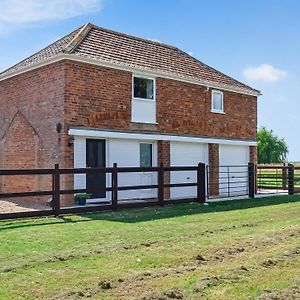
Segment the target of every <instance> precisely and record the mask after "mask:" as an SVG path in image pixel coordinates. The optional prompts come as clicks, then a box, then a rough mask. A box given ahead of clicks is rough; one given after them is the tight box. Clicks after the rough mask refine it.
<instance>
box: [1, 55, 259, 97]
mask: <svg viewBox="0 0 300 300" xmlns="http://www.w3.org/2000/svg"><path fill="white" fill-rule="evenodd" d="M61 60H71V61H77V62H82V63H87V64H92V65H96V66H101V67H107V68H111V69H117V70H122V71H127V72H131V73H135V74H141V75H145V76H151V77H162V78H166V79H171V80H177V81H182V82H187V83H192V84H196V85H201V86H205V87H209V88H215V89H220V90H223V91H229V92H234V93H239V94H244V95H250V96H256V97H258V96H261V93H258V92H257V93H256V92H254V91H253V92H249V91H246V90H244V89H242V88H238V87H231V86H228V85H222V84H216V83H211V82H208V81H204V80H201V79H197V80H196V79H193V78H187V77H183V76H177V75H173V74H168V73H164V72H160V71H152V70H151V71H150V70H147V69H144V68H138V67H132V66H128V65H125V64H115V63H111V62H105V61H100V60H97V59H92V58H87V57H80V56H76V55H72V54H67V53H60V54H57V55H55V56H53V57H51V58H49V59H47V60H44V61H41V62H38V63H35V64H32V65H30V66H27V67H25V68H23V69H20V70H16V71H12V72H10V73H8V74H7V75H5V74H3V75H0V81H2V80H5V79H8V78H11V77H14V76H16V75H19V74H22V73H25V72H28V71H31V70H34V69H37V68H40V67H43V66H46V65H49V64H52V63H55V62H58V61H61Z"/></svg>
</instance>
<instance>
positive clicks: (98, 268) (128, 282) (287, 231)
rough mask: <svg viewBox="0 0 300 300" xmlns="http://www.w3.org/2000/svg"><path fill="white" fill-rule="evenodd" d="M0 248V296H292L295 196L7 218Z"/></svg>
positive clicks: (298, 278) (297, 231) (298, 281)
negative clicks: (32, 217) (51, 216)
mask: <svg viewBox="0 0 300 300" xmlns="http://www.w3.org/2000/svg"><path fill="white" fill-rule="evenodd" d="M0 257H1V259H0V299H84V298H90V299H144V300H146V299H149V300H150V299H214V300H215V299H230V300H231V299H296V298H297V295H298V296H299V294H300V289H299V286H300V273H299V270H300V197H299V196H282V197H272V198H262V199H245V200H235V201H227V202H219V203H217V202H215V203H211V204H209V205H208V206H206V205H203V204H185V205H172V206H166V207H163V208H160V207H157V208H145V209H138V210H137V209H131V210H124V211H119V212H116V213H112V212H105V213H92V214H84V215H73V216H65V217H61V218H57V219H55V218H40V219H32V220H16V221H5V222H0ZM297 293H298V294H297ZM276 297H277V298H276ZM292 297H294V298H292Z"/></svg>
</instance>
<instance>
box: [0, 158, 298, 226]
mask: <svg viewBox="0 0 300 300" xmlns="http://www.w3.org/2000/svg"><path fill="white" fill-rule="evenodd" d="M187 171H189V172H196V177H195V178H196V180H195V182H177V181H176V182H173V181H172V180H170V176H171V175H170V174H174V172H175V173H176V172H187ZM149 172H150V173H152V174H153V173H154V174H156V175H157V182H156V183H154V184H153V183H151V184H139V185H122V184H120V174H127V173H149ZM77 174H85V175H87V174H106V176H108V177H110V179H111V180H110V182H111V184H110V185H106V186H105V187H103V189H102V190H103V191H105V192H110V195H111V198H110V201H109V202H106V203H102V204H93V205H87V206H72V207H64V206H61V198H62V196H64V195H75V194H78V193H87V192H88V190H87V188H67V187H65V186H64V185H62V177H63V176H65V175H73V180H74V177H75V175H77ZM13 176H50V178H52V181H51V184H50V186H51V187H50V188H48V189H45V190H39V191H12V192H8V191H3V192H0V205H1V199H10V198H20V197H36V196H37V197H39V196H49V197H50V198H51V199H52V200H51V208H49V209H40V210H33V211H22V212H4V213H0V220H2V219H14V218H25V217H36V216H50V215H54V216H59V215H61V214H67V213H81V212H94V211H100V210H118V209H121V208H129V207H145V206H152V205H161V206H163V205H167V204H173V203H187V202H195V201H197V202H199V203H204V202H205V201H206V199H215V198H224V197H236V196H249V197H254V196H255V194H256V193H257V192H262V191H268V190H277V191H280V192H283V193H286V194H287V193H288V194H290V195H292V194H294V193H297V192H300V167H295V166H293V165H291V164H289V165H286V166H261V165H258V166H255V165H253V164H251V163H249V164H248V165H231V166H222V165H217V166H205V164H203V163H199V164H198V165H197V166H164V165H163V164H160V165H159V166H157V167H142V168H141V167H118V165H117V164H113V166H112V167H108V168H60V166H59V165H58V164H56V165H55V167H54V168H52V169H51V168H50V169H18V170H0V183H1V178H11V177H12V178H13ZM171 177H172V176H171ZM188 187H195V196H193V197H191V198H181V199H178V198H176V199H171V198H170V197H168V194H169V193H170V189H172V188H188ZM146 189H157V194H156V197H155V198H153V199H151V200H149V199H148V200H146V201H144V202H142V201H134V200H129V199H128V200H127V201H121V199H119V196H120V195H119V192H122V191H129V190H133V191H134V190H146Z"/></svg>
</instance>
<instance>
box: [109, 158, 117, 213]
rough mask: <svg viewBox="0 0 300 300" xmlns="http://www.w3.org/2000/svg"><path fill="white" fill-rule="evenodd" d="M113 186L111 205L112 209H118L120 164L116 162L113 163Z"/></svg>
mask: <svg viewBox="0 0 300 300" xmlns="http://www.w3.org/2000/svg"><path fill="white" fill-rule="evenodd" d="M111 187H112V191H111V205H112V209H113V210H114V211H116V210H117V207H118V165H117V164H116V163H114V164H113V169H112V173H111Z"/></svg>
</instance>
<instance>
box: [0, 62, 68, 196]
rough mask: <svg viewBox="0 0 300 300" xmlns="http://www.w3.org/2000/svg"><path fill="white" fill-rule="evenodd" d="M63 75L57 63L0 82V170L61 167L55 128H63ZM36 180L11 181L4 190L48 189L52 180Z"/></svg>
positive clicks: (58, 142)
mask: <svg viewBox="0 0 300 300" xmlns="http://www.w3.org/2000/svg"><path fill="white" fill-rule="evenodd" d="M64 74H65V71H64V64H63V63H62V62H60V63H55V64H52V65H49V66H46V67H44V68H40V69H36V70H33V71H30V72H27V73H24V74H20V75H18V76H15V77H12V78H10V79H7V80H4V81H1V82H0V103H1V106H0V168H31V167H38V168H46V167H53V166H54V164H55V163H61V164H63V160H62V155H61V154H62V148H63V147H62V142H61V138H60V134H58V133H57V131H56V126H57V124H58V123H61V124H62V125H63V124H64V118H63V99H64V77H65V76H64ZM37 177H38V176H36V177H35V178H34V179H33V178H31V179H30V180H29V179H28V180H29V181H26V180H22V182H20V180H18V179H17V178H14V179H15V180H12V179H11V180H10V181H7V182H6V183H5V187H4V188H5V189H6V190H14V191H15V192H18V191H20V192H21V191H24V189H27V190H28V189H32V188H36V189H44V190H45V189H48V188H50V187H51V184H52V181H51V178H49V177H46V176H40V177H39V178H37ZM23 179H24V178H23ZM2 189H3V185H2Z"/></svg>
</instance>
